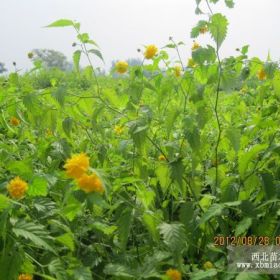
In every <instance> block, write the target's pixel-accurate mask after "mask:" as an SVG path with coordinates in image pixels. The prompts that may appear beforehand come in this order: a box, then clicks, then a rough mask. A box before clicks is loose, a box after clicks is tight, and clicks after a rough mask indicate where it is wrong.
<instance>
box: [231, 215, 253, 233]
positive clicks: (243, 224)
mask: <svg viewBox="0 0 280 280" xmlns="http://www.w3.org/2000/svg"><path fill="white" fill-rule="evenodd" d="M252 222H253V220H252V218H250V217H245V218H244V219H242V220H241V221H240V222H239V223H238V224H237V226H236V228H235V236H239V235H245V234H246V233H247V231H248V229H249V228H250V226H251V225H252Z"/></svg>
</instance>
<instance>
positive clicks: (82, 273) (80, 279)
mask: <svg viewBox="0 0 280 280" xmlns="http://www.w3.org/2000/svg"><path fill="white" fill-rule="evenodd" d="M74 279H75V280H92V279H93V278H92V274H91V271H90V268H89V267H79V268H77V269H75V271H74Z"/></svg>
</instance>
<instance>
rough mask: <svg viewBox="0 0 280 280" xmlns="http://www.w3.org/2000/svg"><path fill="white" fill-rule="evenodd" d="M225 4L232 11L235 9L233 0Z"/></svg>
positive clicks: (228, 0)
mask: <svg viewBox="0 0 280 280" xmlns="http://www.w3.org/2000/svg"><path fill="white" fill-rule="evenodd" d="M225 4H226V5H227V7H228V8H230V9H232V8H234V2H233V0H225Z"/></svg>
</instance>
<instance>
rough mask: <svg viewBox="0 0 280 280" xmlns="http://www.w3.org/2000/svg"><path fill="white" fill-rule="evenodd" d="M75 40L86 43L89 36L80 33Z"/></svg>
mask: <svg viewBox="0 0 280 280" xmlns="http://www.w3.org/2000/svg"><path fill="white" fill-rule="evenodd" d="M77 38H78V40H79V41H80V42H81V43H87V42H88V40H89V35H88V33H82V34H78V36H77Z"/></svg>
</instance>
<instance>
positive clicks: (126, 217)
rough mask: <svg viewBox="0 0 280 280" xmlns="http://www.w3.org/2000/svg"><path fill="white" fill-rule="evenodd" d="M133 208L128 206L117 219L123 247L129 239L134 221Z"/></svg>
mask: <svg viewBox="0 0 280 280" xmlns="http://www.w3.org/2000/svg"><path fill="white" fill-rule="evenodd" d="M132 218H133V215H132V208H126V209H124V211H123V212H122V214H121V216H120V218H119V219H118V221H117V225H118V236H119V239H120V244H121V247H122V249H125V248H126V244H127V240H128V237H129V233H130V227H131V223H132Z"/></svg>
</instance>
